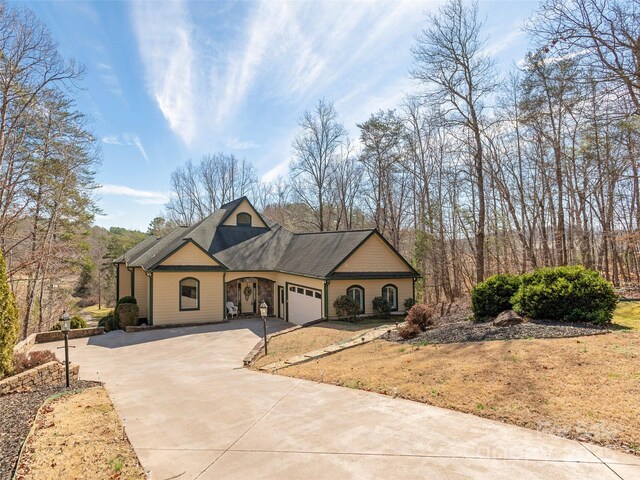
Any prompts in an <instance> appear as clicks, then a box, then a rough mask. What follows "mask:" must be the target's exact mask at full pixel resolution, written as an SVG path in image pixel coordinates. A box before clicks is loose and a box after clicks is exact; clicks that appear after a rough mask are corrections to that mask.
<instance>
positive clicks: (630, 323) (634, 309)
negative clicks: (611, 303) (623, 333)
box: [612, 301, 640, 331]
mask: <svg viewBox="0 0 640 480" xmlns="http://www.w3.org/2000/svg"><path fill="white" fill-rule="evenodd" d="M612 323H613V325H614V327H617V328H618V329H619V330H638V331H640V301H629V302H626V301H625V302H620V303H618V307H617V308H616V310H615V311H614V312H613V320H612Z"/></svg>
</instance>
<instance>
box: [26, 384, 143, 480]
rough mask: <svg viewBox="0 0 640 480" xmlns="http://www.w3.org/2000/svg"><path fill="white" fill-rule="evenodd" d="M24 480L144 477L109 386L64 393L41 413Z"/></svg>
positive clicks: (30, 439)
mask: <svg viewBox="0 0 640 480" xmlns="http://www.w3.org/2000/svg"><path fill="white" fill-rule="evenodd" d="M17 477H18V478H20V479H25V480H28V479H34V480H36V479H37V480H58V479H61V478H65V479H78V480H80V479H83V480H84V479H92V480H102V479H105V480H107V479H108V480H115V479H118V480H132V479H144V478H145V475H144V472H143V471H142V467H140V464H139V463H138V458H137V457H136V454H135V453H134V451H133V448H132V447H131V445H130V444H129V441H128V440H126V439H125V438H123V434H122V424H121V423H120V419H119V417H118V415H117V414H116V412H115V410H114V408H113V404H112V403H111V400H110V398H109V395H108V394H107V391H106V390H105V389H104V388H103V387H95V388H89V389H87V390H82V391H80V392H78V393H74V394H67V395H63V396H61V397H59V398H56V399H54V400H52V401H49V402H48V403H46V404H45V405H44V406H43V407H42V408H41V409H40V412H39V413H38V416H37V417H36V421H35V425H34V429H33V431H32V432H31V434H30V435H29V437H28V438H27V441H26V444H25V448H24V451H23V453H22V457H21V459H20V462H19V466H18V471H17Z"/></svg>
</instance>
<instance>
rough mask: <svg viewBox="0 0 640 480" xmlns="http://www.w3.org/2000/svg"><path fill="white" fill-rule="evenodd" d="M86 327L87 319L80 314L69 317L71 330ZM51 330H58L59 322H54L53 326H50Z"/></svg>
mask: <svg viewBox="0 0 640 480" xmlns="http://www.w3.org/2000/svg"><path fill="white" fill-rule="evenodd" d="M87 327H88V325H87V321H86V320H85V319H84V318H82V317H81V316H80V315H74V316H73V317H71V330H75V329H77V328H87ZM51 330H60V322H56V323H55V324H54V325H53V327H51Z"/></svg>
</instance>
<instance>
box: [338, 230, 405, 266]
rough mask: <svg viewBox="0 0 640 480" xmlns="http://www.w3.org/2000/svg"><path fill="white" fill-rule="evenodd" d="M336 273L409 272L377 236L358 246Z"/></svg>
mask: <svg viewBox="0 0 640 480" xmlns="http://www.w3.org/2000/svg"><path fill="white" fill-rule="evenodd" d="M336 271H337V272H409V271H411V270H410V269H409V268H408V267H407V265H406V264H405V263H404V262H403V261H402V259H401V258H400V257H398V255H396V253H395V252H394V251H393V250H392V249H390V248H389V247H388V246H387V244H385V243H384V241H382V239H380V237H378V236H377V235H373V236H372V237H371V238H369V240H367V241H366V242H365V243H364V245H362V246H360V248H358V249H357V250H356V251H355V252H354V253H353V254H352V255H351V256H350V257H349V258H348V259H347V260H346V261H345V262H344V263H343V264H342V265H340V268H338V269H337V270H336Z"/></svg>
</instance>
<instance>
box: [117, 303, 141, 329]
mask: <svg viewBox="0 0 640 480" xmlns="http://www.w3.org/2000/svg"><path fill="white" fill-rule="evenodd" d="M139 315H140V308H139V307H138V305H137V304H135V303H121V304H120V305H118V306H117V307H116V310H115V314H114V316H113V318H114V320H117V326H116V328H120V329H121V330H124V329H125V328H126V327H129V326H132V325H138V316H139Z"/></svg>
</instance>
